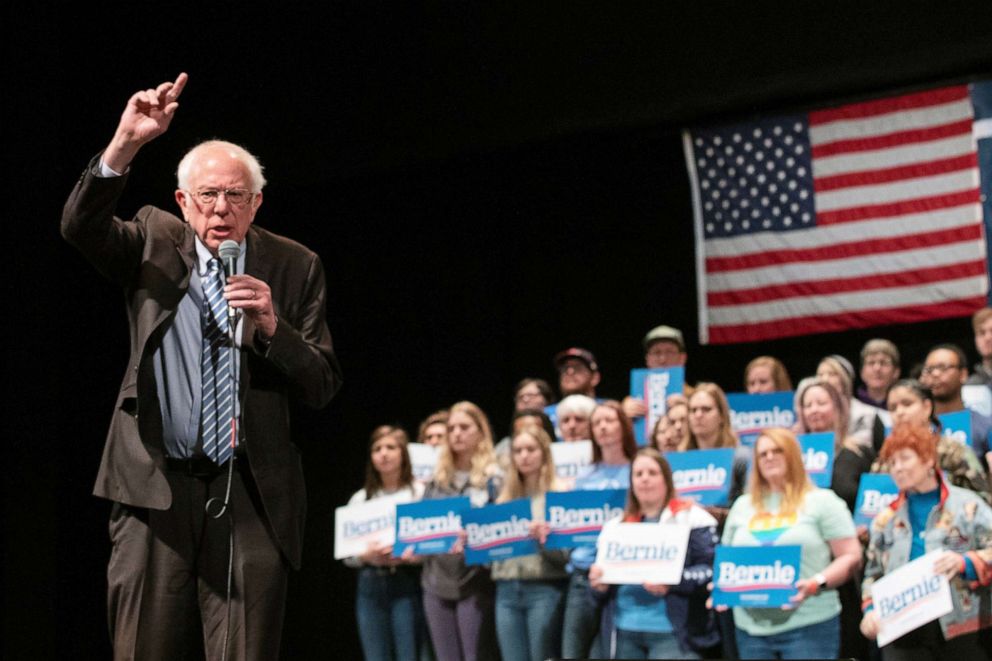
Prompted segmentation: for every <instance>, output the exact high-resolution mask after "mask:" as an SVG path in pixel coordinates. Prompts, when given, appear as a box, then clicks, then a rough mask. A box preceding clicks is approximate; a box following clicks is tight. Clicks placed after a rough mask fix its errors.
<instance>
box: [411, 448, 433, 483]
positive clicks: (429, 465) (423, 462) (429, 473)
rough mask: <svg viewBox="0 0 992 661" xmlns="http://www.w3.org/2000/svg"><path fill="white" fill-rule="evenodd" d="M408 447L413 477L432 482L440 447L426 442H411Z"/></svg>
mask: <svg viewBox="0 0 992 661" xmlns="http://www.w3.org/2000/svg"><path fill="white" fill-rule="evenodd" d="M406 449H407V451H408V452H409V453H410V464H411V465H412V466H413V477H414V478H415V479H417V480H419V481H421V482H430V480H431V478H432V477H434V466H436V465H437V455H438V453H439V452H440V448H437V447H435V446H433V445H427V444H426V443H410V444H408V445H407V446H406Z"/></svg>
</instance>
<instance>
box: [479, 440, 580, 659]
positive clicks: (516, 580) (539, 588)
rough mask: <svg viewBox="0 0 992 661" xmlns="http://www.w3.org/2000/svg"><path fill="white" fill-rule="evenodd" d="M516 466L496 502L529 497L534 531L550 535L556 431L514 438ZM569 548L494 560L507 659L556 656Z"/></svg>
mask: <svg viewBox="0 0 992 661" xmlns="http://www.w3.org/2000/svg"><path fill="white" fill-rule="evenodd" d="M510 460H511V467H510V470H509V471H507V476H506V482H505V483H504V485H503V490H502V491H501V492H500V495H499V498H498V499H497V502H499V503H505V502H508V501H511V500H515V499H517V498H530V508H531V516H532V517H533V518H532V519H531V521H532V523H531V535H532V536H533V537H534V538H535V539H537V541H538V542H539V543H542V544H543V543H544V540H545V538H546V537H547V530H548V529H547V525H546V524H545V523H544V495H545V494H546V493H547V492H548V491H550V490H552V489H556V488H558V487H559V485H558V484H557V478H556V477H555V466H554V462H553V461H552V459H551V436H550V435H549V434H548V432H547V431H546V430H545V429H543V428H542V427H538V426H537V425H530V426H526V427H524V428H523V429H521V430H520V431H518V432H517V433H516V435H514V437H513V440H512V441H511V443H510ZM567 561H568V553H567V552H566V551H544V550H542V551H541V552H540V553H538V554H537V555H525V556H521V557H518V558H510V559H508V560H498V561H496V562H494V563H493V568H492V577H493V581H495V583H496V635H497V637H498V640H499V649H500V652H502V654H503V661H516V660H517V659H520V660H521V661H543V659H546V658H548V657H553V656H557V655H558V652H559V649H560V646H561V617H562V611H563V608H564V605H565V589H566V587H567V586H568V572H567V571H565V563H566V562H567Z"/></svg>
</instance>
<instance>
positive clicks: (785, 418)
mask: <svg viewBox="0 0 992 661" xmlns="http://www.w3.org/2000/svg"><path fill="white" fill-rule="evenodd" d="M795 395H796V394H795V393H794V392H793V391H791V390H783V391H780V392H768V393H756V394H753V395H752V394H748V393H746V392H731V393H727V404H729V405H730V424H731V426H732V427H733V429H734V432H735V433H736V434H737V438H739V439H740V440H741V443H743V444H744V445H749V446H750V445H754V442H755V441H757V440H758V433H759V432H760V431H761V430H762V429H767V428H769V427H785V428H786V429H790V428H791V427H792V425H794V424H795V423H796V414H795V412H794V411H793V410H792V405H793V399H794V398H795Z"/></svg>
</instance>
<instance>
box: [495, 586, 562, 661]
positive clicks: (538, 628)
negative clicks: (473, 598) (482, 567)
mask: <svg viewBox="0 0 992 661" xmlns="http://www.w3.org/2000/svg"><path fill="white" fill-rule="evenodd" d="M566 585H567V584H566V582H565V581H564V580H560V581H518V580H513V581H496V637H497V639H498V640H499V650H500V652H501V653H502V654H503V661H543V660H544V659H547V658H548V657H553V656H558V650H559V648H560V645H561V615H562V609H563V608H564V604H565V587H566Z"/></svg>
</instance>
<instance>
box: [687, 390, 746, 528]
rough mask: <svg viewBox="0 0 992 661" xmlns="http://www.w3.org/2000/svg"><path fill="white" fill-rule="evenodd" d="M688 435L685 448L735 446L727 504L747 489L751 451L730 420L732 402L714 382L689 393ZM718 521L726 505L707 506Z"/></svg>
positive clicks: (721, 519)
mask: <svg viewBox="0 0 992 661" xmlns="http://www.w3.org/2000/svg"><path fill="white" fill-rule="evenodd" d="M687 409H688V413H689V420H688V422H689V434H688V436H687V437H686V440H685V442H684V443H683V444H682V447H681V449H682V450H711V449H715V448H734V463H733V471H732V478H731V484H730V494H729V497H728V503H733V502H734V500H735V499H736V498H737V497H738V496H739V495H740V494H741V493H742V492H743V491H744V484H745V481H746V479H747V469H748V465H749V464H750V462H751V452H750V450H749V449H748V448H747V447H746V446H744V445H741V444H740V442H739V441H738V440H737V435H736V434H735V433H734V429H733V425H732V424H731V421H730V405H729V404H728V403H727V396H726V395H725V394H724V393H723V389H722V388H720V386H718V385H716V384H715V383H707V382H705V381H703V382H700V383H698V384H697V385H696V389H695V391H694V392H693V393H692V395H690V396H689V403H688V406H687ZM708 511H709V512H710V514H712V515H713V516H715V517H716V519H717V521H719V522H721V524H722V522H723V520H724V518H725V517H726V515H727V511H728V509H727V508H726V507H711V508H708Z"/></svg>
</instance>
